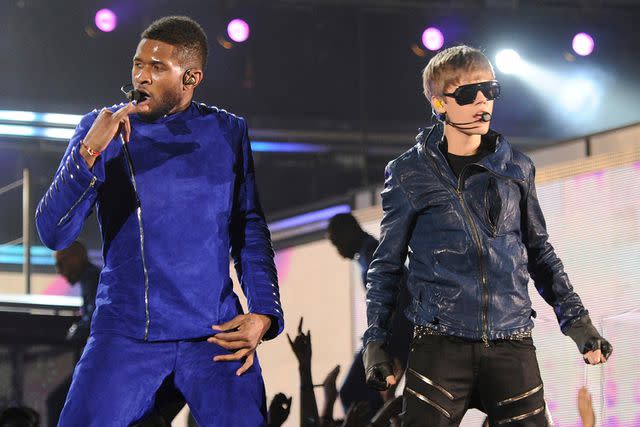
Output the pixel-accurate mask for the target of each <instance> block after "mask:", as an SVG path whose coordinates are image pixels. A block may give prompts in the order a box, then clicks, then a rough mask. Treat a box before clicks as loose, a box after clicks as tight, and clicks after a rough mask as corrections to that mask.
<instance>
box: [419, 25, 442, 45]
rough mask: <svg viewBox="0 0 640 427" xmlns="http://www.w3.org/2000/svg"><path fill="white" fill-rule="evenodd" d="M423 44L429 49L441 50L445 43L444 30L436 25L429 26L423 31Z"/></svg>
mask: <svg viewBox="0 0 640 427" xmlns="http://www.w3.org/2000/svg"><path fill="white" fill-rule="evenodd" d="M422 44H423V45H424V47H426V48H427V49H429V50H439V49H440V48H442V45H443V44H444V36H443V35H442V31H440V30H439V29H437V28H435V27H429V28H427V29H426V30H424V32H423V33H422Z"/></svg>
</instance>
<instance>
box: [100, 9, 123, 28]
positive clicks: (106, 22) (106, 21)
mask: <svg viewBox="0 0 640 427" xmlns="http://www.w3.org/2000/svg"><path fill="white" fill-rule="evenodd" d="M95 23H96V27H98V29H99V30H100V31H104V32H105V33H109V32H111V31H113V30H115V29H116V26H117V25H118V18H117V17H116V14H115V13H113V11H111V10H109V9H100V10H99V11H97V12H96V18H95Z"/></svg>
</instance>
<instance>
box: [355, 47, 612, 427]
mask: <svg viewBox="0 0 640 427" xmlns="http://www.w3.org/2000/svg"><path fill="white" fill-rule="evenodd" d="M423 83H424V90H425V95H426V97H427V99H428V100H429V101H430V102H431V104H432V106H433V108H434V113H436V114H437V117H438V119H439V121H440V123H438V124H437V125H436V126H434V127H433V128H432V129H430V130H423V131H422V132H420V134H419V135H418V137H417V144H416V145H415V146H414V147H413V148H411V149H410V150H409V151H407V152H406V153H404V154H403V155H401V156H400V157H398V158H397V159H395V160H393V161H392V162H390V163H389V165H388V166H387V169H386V174H385V175H386V177H385V188H384V191H383V192H382V205H383V210H384V216H383V219H382V223H381V239H380V245H379V246H378V248H377V250H376V252H375V254H374V260H373V262H372V263H371V266H370V268H369V271H368V274H367V289H368V291H367V317H368V324H369V328H368V329H367V332H366V333H365V346H366V348H365V353H364V364H365V369H366V375H367V382H368V384H369V385H370V386H372V387H374V388H378V389H384V388H386V387H388V386H389V385H390V384H393V382H394V378H393V376H392V370H391V364H390V360H389V357H388V355H387V351H386V346H387V336H388V329H389V319H390V316H391V314H392V313H393V311H394V309H395V295H396V294H397V292H398V287H399V283H400V278H401V275H402V270H403V266H404V262H405V259H406V258H407V256H408V257H409V277H408V280H407V287H408V289H409V291H410V293H411V295H412V297H413V301H412V303H411V304H410V305H409V307H408V308H407V309H406V310H405V314H406V316H407V317H408V318H409V320H411V321H412V322H413V323H414V324H415V330H414V339H413V342H412V346H411V352H410V355H409V365H408V370H407V378H406V386H405V391H404V397H405V407H404V415H403V425H410V426H414V425H420V426H425V425H428V426H453V425H458V424H459V423H460V421H461V420H462V417H463V416H464V413H465V412H466V410H467V408H468V407H469V406H470V404H472V402H473V401H474V400H475V398H476V397H478V396H479V398H480V400H481V404H482V407H484V410H485V411H486V412H487V415H488V417H489V421H490V424H491V425H494V424H495V425H503V424H504V425H507V424H508V425H513V424H517V425H532V426H543V425H546V423H547V422H546V420H545V416H544V407H545V405H544V397H543V387H542V380H541V377H540V371H539V368H538V363H537V360H536V356H535V347H534V345H533V341H532V338H531V330H532V328H533V320H532V318H533V317H535V311H534V310H533V309H532V307H531V301H530V299H529V294H528V283H529V279H530V278H531V279H533V282H534V284H535V286H536V288H537V290H538V292H539V293H540V295H541V296H542V297H543V298H544V300H545V301H546V302H547V303H548V304H549V305H551V306H552V307H553V309H554V312H555V314H556V316H557V318H558V322H559V324H560V328H561V330H562V332H563V333H564V334H566V335H569V336H570V337H571V338H572V339H573V340H574V341H575V342H576V344H577V346H578V349H579V351H580V352H581V353H582V354H583V356H584V359H585V361H586V362H587V363H591V364H597V363H602V362H605V361H606V360H607V358H608V357H609V355H610V354H611V351H612V347H611V345H610V344H609V342H607V341H606V340H605V339H604V338H602V337H601V336H600V334H599V333H598V332H597V330H596V329H595V327H594V326H593V325H592V323H591V320H590V319H589V315H588V311H587V310H586V309H585V308H584V306H583V305H582V302H581V300H580V297H579V296H578V295H577V294H576V293H575V292H574V290H573V287H572V285H571V283H570V281H569V278H568V277H567V275H566V273H565V272H564V267H563V265H562V262H561V261H560V259H559V258H558V257H557V255H556V254H555V251H554V249H553V247H552V246H551V244H550V243H549V241H548V234H547V231H546V225H545V220H544V216H543V214H542V211H541V209H540V205H539V203H538V200H537V196H536V190H535V182H534V181H535V168H534V166H533V163H532V162H531V160H530V159H529V158H528V157H526V156H525V155H524V154H522V153H520V152H519V151H517V150H515V149H514V148H512V147H511V146H510V145H509V143H508V142H507V141H506V140H505V139H504V138H503V137H502V136H501V135H499V134H497V133H496V132H494V131H491V130H490V129H489V122H490V120H491V113H492V110H493V102H494V100H495V99H497V98H498V97H499V95H500V84H499V83H498V82H497V81H496V80H495V74H494V72H493V67H492V66H491V63H490V62H489V60H488V59H487V58H486V57H485V56H484V55H483V54H482V52H480V51H479V50H477V49H473V48H470V47H468V46H457V47H453V48H449V49H446V50H444V51H442V52H440V53H438V54H437V55H436V56H435V57H434V58H433V59H431V61H430V62H429V64H428V65H427V67H426V68H425V70H424V72H423Z"/></svg>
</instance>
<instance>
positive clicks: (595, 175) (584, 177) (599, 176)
mask: <svg viewBox="0 0 640 427" xmlns="http://www.w3.org/2000/svg"><path fill="white" fill-rule="evenodd" d="M604 175H605V172H604V171H602V170H600V171H594V172H588V173H583V174H581V175H576V176H574V177H573V182H575V183H582V182H583V181H588V180H591V179H593V180H596V181H597V182H598V183H601V182H602V180H603V178H604Z"/></svg>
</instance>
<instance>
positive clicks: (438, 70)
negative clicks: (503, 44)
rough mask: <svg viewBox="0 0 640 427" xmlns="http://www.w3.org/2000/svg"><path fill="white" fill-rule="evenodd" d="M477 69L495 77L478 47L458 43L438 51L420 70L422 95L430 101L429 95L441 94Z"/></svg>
mask: <svg viewBox="0 0 640 427" xmlns="http://www.w3.org/2000/svg"><path fill="white" fill-rule="evenodd" d="M478 71H489V72H490V73H491V75H492V76H494V77H495V73H494V71H493V66H492V65H491V62H490V61H489V59H488V58H487V57H486V56H485V55H484V53H482V52H481V51H480V50H478V49H475V48H473V47H470V46H466V45H460V46H454V47H450V48H448V49H445V50H443V51H442V52H438V54H437V55H436V56H434V57H433V58H431V60H430V61H429V63H428V64H427V66H426V67H424V70H423V71H422V86H423V88H424V96H426V97H427V100H428V101H429V102H431V97H433V96H442V94H443V93H444V88H446V87H447V86H449V85H455V84H457V83H458V82H460V79H461V78H462V76H463V75H465V74H469V73H473V72H478Z"/></svg>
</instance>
